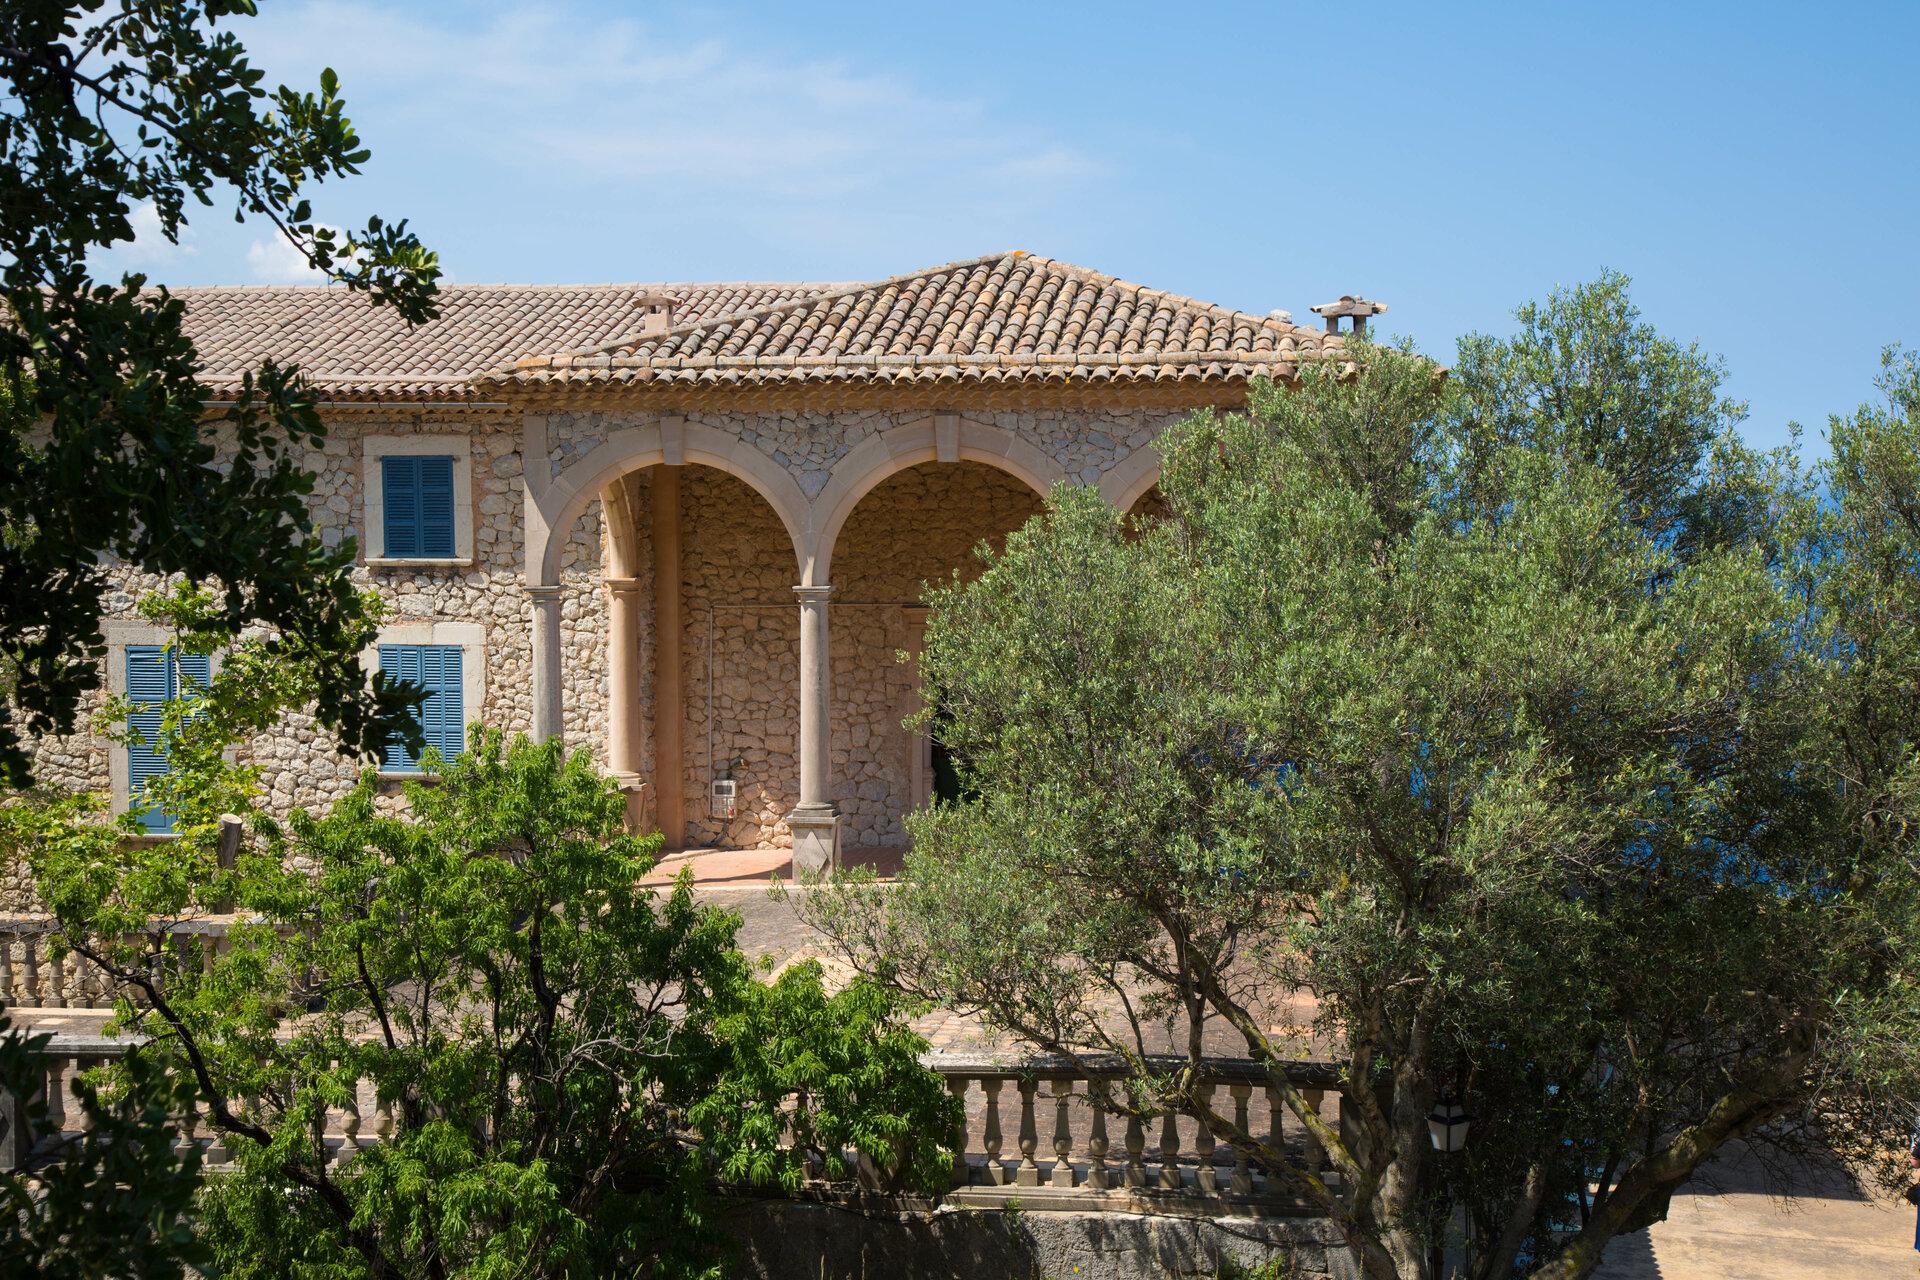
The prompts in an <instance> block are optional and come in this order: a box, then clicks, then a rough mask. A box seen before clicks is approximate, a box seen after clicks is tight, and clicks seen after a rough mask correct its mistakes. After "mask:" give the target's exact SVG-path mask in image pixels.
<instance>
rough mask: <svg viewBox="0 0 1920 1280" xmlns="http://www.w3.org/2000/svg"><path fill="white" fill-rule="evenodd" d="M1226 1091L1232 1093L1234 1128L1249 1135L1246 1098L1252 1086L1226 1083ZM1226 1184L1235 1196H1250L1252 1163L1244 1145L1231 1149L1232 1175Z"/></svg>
mask: <svg viewBox="0 0 1920 1280" xmlns="http://www.w3.org/2000/svg"><path fill="white" fill-rule="evenodd" d="M1227 1092H1228V1093H1231V1094H1232V1095H1233V1125H1234V1128H1236V1129H1238V1130H1239V1131H1240V1132H1241V1133H1244V1134H1249V1135H1251V1134H1252V1132H1253V1128H1252V1124H1251V1122H1250V1121H1249V1120H1248V1119H1247V1100H1248V1099H1249V1098H1251V1097H1253V1086H1252V1085H1250V1084H1234V1085H1228V1086H1227ZM1227 1185H1228V1186H1229V1187H1231V1188H1232V1189H1233V1194H1235V1195H1237V1196H1250V1195H1252V1194H1253V1164H1252V1162H1251V1161H1250V1160H1248V1158H1247V1152H1246V1149H1245V1148H1244V1147H1235V1148H1234V1149H1233V1177H1232V1178H1231V1179H1230V1180H1229V1181H1228V1183H1227Z"/></svg>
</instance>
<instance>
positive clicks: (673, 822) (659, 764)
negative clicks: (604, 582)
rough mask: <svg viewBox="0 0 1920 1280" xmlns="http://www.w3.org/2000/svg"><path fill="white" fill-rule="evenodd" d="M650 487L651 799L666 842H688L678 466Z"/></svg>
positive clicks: (657, 473) (673, 845) (654, 475)
mask: <svg viewBox="0 0 1920 1280" xmlns="http://www.w3.org/2000/svg"><path fill="white" fill-rule="evenodd" d="M648 481H649V484H650V485H651V487H652V490H653V528H652V534H653V539H652V540H653V805H654V816H655V817H657V818H658V819H659V820H660V834H661V835H662V836H663V837H664V838H665V844H666V847H667V848H669V849H681V848H685V847H686V843H687V808H686V805H687V796H686V791H687V786H686V769H687V763H686V753H685V748H684V745H683V743H682V735H683V733H684V731H685V728H686V715H687V713H686V702H685V694H684V691H683V690H684V673H683V671H682V661H681V643H682V640H683V638H684V632H685V624H684V623H683V622H682V620H681V616H680V470H679V468H678V467H667V466H662V467H655V468H653V470H652V471H651V472H650V473H649V475H648Z"/></svg>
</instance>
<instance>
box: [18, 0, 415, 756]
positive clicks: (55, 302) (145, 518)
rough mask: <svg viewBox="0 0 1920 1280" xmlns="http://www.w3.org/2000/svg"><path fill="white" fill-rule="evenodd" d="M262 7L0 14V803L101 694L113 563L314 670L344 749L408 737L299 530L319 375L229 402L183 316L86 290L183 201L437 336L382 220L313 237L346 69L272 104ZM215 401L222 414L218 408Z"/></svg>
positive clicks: (179, 218)
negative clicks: (147, 221) (247, 26)
mask: <svg viewBox="0 0 1920 1280" xmlns="http://www.w3.org/2000/svg"><path fill="white" fill-rule="evenodd" d="M253 12H254V6H253V5H252V4H251V3H250V2H249V0H197V2H195V3H177V2H175V0H78V2H76V3H66V2H60V3H55V2H51V0H24V2H22V3H17V4H9V5H7V6H6V7H5V8H4V10H0V80H3V81H4V83H5V85H6V90H7V91H6V94H5V95H4V99H3V101H0V156H4V157H5V163H3V164H0V300H3V301H4V304H5V308H6V312H7V316H6V319H7V323H5V324H0V388H4V393H5V395H4V399H5V402H6V403H5V406H4V407H6V408H7V409H9V410H11V412H9V413H7V414H5V415H0V418H3V420H0V528H3V529H4V530H5V536H4V538H0V673H4V679H5V681H6V684H7V692H8V694H9V697H8V698H7V699H6V700H5V701H4V702H0V782H4V783H5V784H7V785H8V786H10V787H15V788H18V787H23V786H25V785H26V784H27V783H28V782H29V780H30V777H31V762H30V759H29V755H28V752H27V749H26V745H25V743H26V742H27V740H28V739H30V738H33V737H38V736H44V735H47V734H50V733H69V732H71V731H72V729H73V723H74V718H75V715H76V710H77V708H78V706H79V705H80V702H81V700H82V698H83V697H84V696H85V695H86V694H87V693H88V692H89V691H90V690H92V689H94V688H95V687H97V686H98V685H99V683H100V680H99V670H98V667H99V661H100V658H101V656H102V654H103V652H104V645H103V642H102V639H101V635H100V628H99V619H100V616H101V612H102V607H103V598H104V596H105V595H106V593H107V591H108V589H109V572H108V568H107V563H108V560H109V558H111V559H112V560H116V561H118V562H119V563H121V564H123V565H130V566H133V567H135V568H136V569H138V570H140V571H142V572H145V573H149V574H156V575H160V576H161V577H163V578H165V577H177V578H178V579H180V580H184V581H186V582H189V583H195V584H202V585H205V586H208V587H210V588H214V589H215V590H214V594H215V597H216V598H217V600H218V601H219V608H218V609H217V611H215V612H214V613H212V614H210V615H209V618H208V622H209V623H210V624H211V625H214V626H215V627H217V629H218V630H219V632H220V634H221V635H222V636H224V637H225V638H226V639H228V640H232V639H236V638H238V637H239V636H240V635H241V634H242V633H243V632H245V631H247V630H249V629H257V628H266V629H269V630H271V631H273V632H274V633H275V634H276V636H277V640H276V643H277V644H279V645H281V646H283V647H284V648H286V649H288V650H290V651H294V652H297V653H298V654H300V655H301V656H302V657H303V658H304V659H307V660H310V661H311V662H312V663H314V664H317V667H318V669H319V671H320V673H321V675H322V677H323V678H322V679H320V680H319V681H318V683H317V684H316V686H315V689H314V701H315V712H316V714H317V716H318V718H319V719H320V721H321V723H323V724H325V725H328V726H330V727H333V728H335V729H336V730H337V731H338V733H339V736H340V738H341V741H342V743H343V744H344V745H345V746H346V747H347V748H348V749H350V750H354V751H359V752H365V753H371V752H374V751H377V750H379V749H380V747H381V746H382V745H383V744H384V742H385V741H386V739H387V738H388V736H389V735H390V734H392V733H394V732H396V731H397V732H399V733H401V734H402V735H403V736H405V735H407V734H408V733H410V732H412V730H411V729H410V727H409V726H410V721H409V719H408V717H407V716H406V714H405V710H406V708H405V706H404V704H396V703H395V702H394V701H393V700H392V699H390V698H383V697H381V696H380V695H379V693H378V692H377V691H375V690H371V689H369V687H368V685H367V682H366V680H365V678H364V676H363V674H362V673H361V672H360V670H359V667H358V653H359V651H360V649H361V648H363V647H364V646H365V645H366V644H367V643H369V642H370V641H371V637H372V635H373V630H372V628H371V626H370V624H369V622H368V620H367V616H366V613H365V604H364V601H363V599H362V598H361V597H360V596H359V595H358V594H357V593H356V592H355V591H354V590H353V588H352V585H351V583H350V582H349V581H348V577H347V571H348V569H349V568H350V566H351V565H352V563H353V559H354V548H353V545H352V543H351V542H350V541H347V542H342V543H340V544H339V545H334V546H328V545H326V543H325V542H324V541H323V540H322V539H321V538H320V537H319V536H318V534H317V531H316V530H315V528H314V526H313V523H312V520H311V519H310V517H309V514H308V511H307V501H308V499H309V497H310V495H311V493H312V490H313V477H312V475H311V474H310V473H309V472H308V471H307V470H306V469H305V465H304V464H305V460H306V457H307V455H308V453H309V451H317V450H320V449H321V448H323V447H324V445H325V441H326V427H325V424H324V423H323V422H322V421H321V418H320V415H319V412H318V408H317V406H316V403H315V398H314V395H313V392H312V390H311V388H310V387H309V386H308V384H307V382H306V379H305V378H304V377H303V376H302V375H301V374H300V372H299V370H298V369H296V368H294V367H292V366H285V365H280V364H276V363H274V362H273V361H266V362H264V363H263V364H262V365H261V366H260V368H259V369H257V370H253V371H250V372H248V373H247V374H246V375H245V376H244V377H243V379H242V381H241V384H240V386H239V387H238V388H237V389H236V390H233V391H231V392H226V391H223V392H222V393H220V394H219V395H216V394H215V392H214V391H213V389H211V388H210V387H208V386H207V385H206V384H205V383H204V382H203V381H202V380H201V374H202V363H201V360H200V357H199V355H198V354H197V353H196V352H195V350H194V346H193V343H192V341H191V340H190V339H189V338H188V337H187V336H186V334H185V332H184V331H183V329H182V318H183V315H184V308H183V304H182V303H181V301H180V300H179V299H178V298H175V297H172V296H171V295H169V294H168V293H167V291H166V290H165V289H164V288H157V289H149V288H147V287H146V286H147V281H146V279H145V277H143V276H140V275H127V276H124V277H122V278H121V279H120V280H119V281H118V282H117V283H107V282H101V281H97V280H96V279H94V276H93V271H92V269H91V267H90V266H89V263H88V257H89V254H90V253H92V252H93V251H95V250H97V249H100V248H107V247H110V246H112V245H115V244H118V243H123V242H127V241H131V240H132V239H133V238H134V229H133V224H132V221H131V219H132V215H133V212H134V209H135V206H136V205H141V204H150V205H151V206H152V209H153V211H154V214H155V216H156V219H157V222H158V226H159V229H160V232H161V234H162V235H164V236H165V237H166V238H167V239H168V240H169V241H174V242H177V241H178V239H179V235H180V229H181V227H182V225H184V224H185V222H186V221H187V210H188V208H189V205H190V204H198V205H205V206H211V205H212V204H213V202H214V199H215V198H216V195H218V194H220V193H225V194H226V195H227V196H229V197H230V198H231V199H232V201H233V210H234V216H235V217H236V218H241V217H244V216H246V215H249V214H250V215H254V216H258V217H263V218H264V219H266V220H267V221H268V222H270V223H271V224H272V225H273V226H274V227H275V228H276V229H277V231H278V232H279V233H280V234H283V235H285V236H286V237H287V239H288V240H289V241H290V242H291V243H292V244H293V245H294V246H295V247H296V248H297V249H298V250H299V251H300V252H301V253H302V254H303V255H304V256H305V257H306V259H307V260H308V262H309V263H311V264H312V266H313V267H314V268H315V269H316V270H318V271H321V272H323V273H325V275H326V276H327V277H328V278H329V279H331V280H333V281H334V282H336V283H338V284H340V285H343V286H344V287H345V288H347V289H349V290H352V291H355V292H358V293H363V294H365V295H366V296H367V298H368V300H369V301H370V303H372V304H373V305H386V306H392V307H393V308H394V309H395V311H396V312H397V313H398V314H399V315H401V316H402V317H404V318H405V319H406V320H407V321H408V322H410V323H415V322H420V321H424V320H429V319H432V318H433V317H434V316H435V314H436V312H435V309H434V293H435V281H436V279H437V278H438V276H439V274H440V270H439V265H438V260H437V259H436V257H435V255H434V254H432V253H431V252H429V251H428V250H427V249H425V248H424V247H423V246H422V245H421V244H420V242H419V240H418V239H417V238H416V237H415V236H414V235H413V234H412V233H411V232H408V231H407V230H406V226H405V224H404V223H400V224H397V225H390V224H388V223H385V222H383V221H382V220H381V219H379V218H373V219H371V220H370V221H369V222H368V224H367V227H366V229H365V230H364V231H363V232H359V233H355V234H352V235H345V234H342V233H340V232H338V231H336V230H335V229H333V228H331V227H329V226H327V225H325V224H323V223H321V222H318V221H316V220H315V218H314V216H313V212H312V208H311V204H310V201H309V193H310V192H311V190H312V188H313V187H314V186H316V185H318V184H320V183H323V182H326V181H331V180H336V179H340V178H345V177H348V176H351V175H353V174H355V173H357V172H358V171H359V167H360V166H361V165H362V164H363V163H365V161H366V160H367V158H368V153H367V150H366V148H365V147H364V146H362V145H361V142H360V139H359V138H358V136H357V135H356V133H355V131H354V129H353V126H352V124H351V122H350V121H349V120H348V118H347V116H346V114H345V105H344V102H343V100H342V99H341V97H340V91H339V84H338V80H337V78H336V77H335V76H334V74H333V72H331V71H327V72H325V73H323V75H322V76H321V80H320V91H319V92H318V93H317V94H316V93H311V92H304V93H303V92H299V91H296V90H293V89H290V88H287V87H285V86H281V87H280V88H279V89H277V90H273V91H269V90H268V89H267V88H266V87H265V85H264V81H263V77H262V73H261V72H260V71H259V70H258V69H257V68H256V67H254V66H253V65H252V64H251V63H250V62H249V61H248V58H247V54H246V50H245V49H244V48H243V47H242V45H241V44H240V42H239V40H238V39H237V37H236V35H235V34H234V32H233V30H232V27H233V25H234V23H235V21H236V20H237V19H241V18H244V17H247V16H250V15H252V13H253ZM216 401H217V402H219V403H215V402H216Z"/></svg>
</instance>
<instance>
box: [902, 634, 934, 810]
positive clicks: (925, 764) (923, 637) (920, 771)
mask: <svg viewBox="0 0 1920 1280" xmlns="http://www.w3.org/2000/svg"><path fill="white" fill-rule="evenodd" d="M900 612H901V613H902V614H904V615H905V616H906V619H907V656H908V658H910V659H911V660H912V662H913V671H912V673H911V674H912V676H913V694H912V697H911V698H910V700H909V703H908V705H909V706H910V707H911V709H912V711H913V712H914V714H916V715H917V714H918V713H919V712H921V711H922V710H924V709H925V708H926V705H927V702H926V699H925V698H924V697H923V696H922V694H921V688H922V686H921V683H920V651H921V650H922V649H924V648H926V645H927V615H928V614H929V613H932V612H933V610H931V609H927V608H922V607H920V606H917V605H916V606H912V607H909V608H906V609H902V610H901V611H900ZM907 750H908V752H909V753H910V754H911V759H910V760H908V762H907V775H908V777H909V778H911V779H912V784H911V786H910V787H909V788H908V792H907V794H908V796H909V800H908V803H907V808H908V809H909V810H912V809H919V808H923V807H924V806H925V805H926V803H927V797H928V796H929V795H931V794H932V792H933V738H932V737H931V736H930V735H929V734H927V733H926V732H925V731H922V732H920V733H916V734H914V735H913V736H912V737H911V738H910V739H908V746H907Z"/></svg>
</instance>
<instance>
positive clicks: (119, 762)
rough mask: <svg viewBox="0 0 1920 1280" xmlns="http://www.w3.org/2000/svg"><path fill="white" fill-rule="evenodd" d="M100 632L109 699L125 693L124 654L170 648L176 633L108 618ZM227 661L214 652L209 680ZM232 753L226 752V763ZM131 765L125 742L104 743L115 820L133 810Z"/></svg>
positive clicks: (157, 836) (160, 834)
mask: <svg viewBox="0 0 1920 1280" xmlns="http://www.w3.org/2000/svg"><path fill="white" fill-rule="evenodd" d="M100 629H101V631H102V633H103V634H104V635H105V638H106V642H107V653H106V676H107V678H106V682H105V683H106V690H107V693H108V694H109V695H110V696H124V695H125V694H126V692H127V650H128V649H129V648H139V647H142V646H150V645H157V646H160V647H165V646H166V645H168V644H170V643H171V642H172V641H173V640H174V638H175V633H174V632H173V631H172V630H170V629H168V628H166V627H162V626H159V625H157V624H155V623H151V622H140V621H132V620H123V619H118V618H108V619H105V620H103V621H102V622H101V624H100ZM225 661H226V651H225V650H224V649H216V650H215V651H214V652H213V653H212V654H210V655H208V658H207V672H208V675H209V677H212V676H217V675H219V674H220V668H221V666H222V664H223V663H224V662H225ZM233 755H234V753H233V751H232V750H231V749H230V750H229V751H228V752H227V756H228V758H229V759H232V758H233ZM132 779H133V762H132V760H131V758H130V753H129V752H128V750H127V744H126V743H124V742H112V741H109V742H108V743H107V800H108V808H109V811H110V812H112V813H113V814H114V815H115V816H116V817H117V816H118V815H120V814H123V813H125V812H126V811H127V810H128V809H130V808H132V807H133V781H132ZM143 838H146V839H153V840H172V839H174V838H175V833H173V832H171V831H149V832H147V833H146V835H145V837H143Z"/></svg>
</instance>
